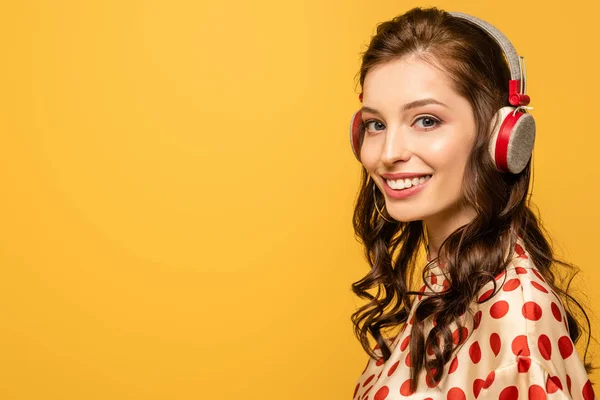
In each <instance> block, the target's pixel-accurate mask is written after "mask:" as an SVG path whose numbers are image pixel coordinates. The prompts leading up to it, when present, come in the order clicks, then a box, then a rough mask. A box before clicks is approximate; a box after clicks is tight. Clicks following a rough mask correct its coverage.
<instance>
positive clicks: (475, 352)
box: [469, 341, 481, 364]
mask: <svg viewBox="0 0 600 400" xmlns="http://www.w3.org/2000/svg"><path fill="white" fill-rule="evenodd" d="M469 357H471V361H473V364H477V363H478V362H479V361H481V347H479V342H477V341H475V342H473V344H472V345H471V346H470V347H469Z"/></svg>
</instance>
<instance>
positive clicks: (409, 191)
mask: <svg viewBox="0 0 600 400" xmlns="http://www.w3.org/2000/svg"><path fill="white" fill-rule="evenodd" d="M431 177H432V175H426V176H422V177H420V178H413V179H397V180H389V179H385V180H384V181H385V184H384V187H385V192H386V194H387V195H388V196H389V197H391V198H394V199H404V198H407V197H409V196H412V195H414V194H417V193H419V192H420V191H421V190H423V189H424V188H425V187H427V184H428V183H429V181H430V180H431Z"/></svg>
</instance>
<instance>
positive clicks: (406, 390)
mask: <svg viewBox="0 0 600 400" xmlns="http://www.w3.org/2000/svg"><path fill="white" fill-rule="evenodd" d="M413 393H414V391H413V390H410V379H407V380H405V381H404V383H402V386H400V394H401V395H402V396H410V395H411V394H413Z"/></svg>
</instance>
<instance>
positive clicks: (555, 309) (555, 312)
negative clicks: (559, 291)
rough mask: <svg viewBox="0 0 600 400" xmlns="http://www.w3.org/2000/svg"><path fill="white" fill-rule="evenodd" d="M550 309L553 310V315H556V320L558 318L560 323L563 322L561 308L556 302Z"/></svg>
mask: <svg viewBox="0 0 600 400" xmlns="http://www.w3.org/2000/svg"><path fill="white" fill-rule="evenodd" d="M550 308H552V315H554V318H556V320H557V321H558V322H560V321H562V314H561V313H560V308H558V306H557V305H556V303H555V302H552V304H551V305H550Z"/></svg>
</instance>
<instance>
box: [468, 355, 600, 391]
mask: <svg viewBox="0 0 600 400" xmlns="http://www.w3.org/2000/svg"><path fill="white" fill-rule="evenodd" d="M574 372H577V373H579V371H574ZM478 381H481V382H478ZM478 381H476V382H475V383H474V384H473V392H474V394H475V397H476V398H478V399H500V400H521V399H531V400H541V399H548V400H596V396H595V394H594V390H593V388H592V383H591V382H590V380H589V378H588V377H587V375H585V374H583V375H581V374H580V375H578V376H570V375H569V374H566V377H565V378H564V379H561V378H560V377H558V376H552V375H551V374H550V373H549V372H548V370H547V369H546V368H545V367H544V366H543V365H542V364H540V363H538V362H536V361H535V360H532V359H531V358H529V357H519V358H518V360H517V361H516V362H514V363H513V364H510V365H507V366H505V367H502V368H499V369H496V370H494V371H492V372H491V373H490V374H489V375H488V377H487V379H486V380H485V381H483V380H478Z"/></svg>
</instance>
